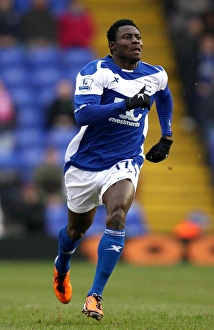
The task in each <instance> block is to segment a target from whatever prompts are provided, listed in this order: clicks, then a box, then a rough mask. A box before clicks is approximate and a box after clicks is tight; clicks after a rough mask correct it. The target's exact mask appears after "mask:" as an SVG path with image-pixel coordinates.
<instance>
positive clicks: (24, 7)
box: [14, 0, 32, 13]
mask: <svg viewBox="0 0 214 330" xmlns="http://www.w3.org/2000/svg"><path fill="white" fill-rule="evenodd" d="M31 5H32V0H14V10H15V11H19V12H21V13H25V12H27V11H28V10H29V9H30V8H31Z"/></svg>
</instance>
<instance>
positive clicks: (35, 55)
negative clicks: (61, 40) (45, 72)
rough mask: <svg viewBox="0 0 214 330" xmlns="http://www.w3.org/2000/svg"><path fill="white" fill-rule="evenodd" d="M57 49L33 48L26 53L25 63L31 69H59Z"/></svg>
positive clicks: (58, 52)
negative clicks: (26, 62)
mask: <svg viewBox="0 0 214 330" xmlns="http://www.w3.org/2000/svg"><path fill="white" fill-rule="evenodd" d="M60 53H61V52H60V50H59V48H58V47H54V46H47V47H34V48H31V49H29V50H28V51H27V61H28V65H29V66H30V67H31V68H41V67H42V68H44V67H45V68H48V67H60V65H61V56H60Z"/></svg>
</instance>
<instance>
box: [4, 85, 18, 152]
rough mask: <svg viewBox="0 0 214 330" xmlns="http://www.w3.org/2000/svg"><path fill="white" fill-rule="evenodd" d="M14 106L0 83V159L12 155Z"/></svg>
mask: <svg viewBox="0 0 214 330" xmlns="http://www.w3.org/2000/svg"><path fill="white" fill-rule="evenodd" d="M14 127H15V106H14V104H13V100H12V98H11V95H10V93H9V92H8V90H7V89H6V87H5V85H4V83H3V82H2V81H0V157H4V156H5V155H6V157H7V156H8V155H9V153H12V152H13V150H14V147H15V140H14V134H13V130H12V129H13V128H14Z"/></svg>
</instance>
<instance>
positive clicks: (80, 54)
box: [62, 47, 95, 69]
mask: <svg viewBox="0 0 214 330" xmlns="http://www.w3.org/2000/svg"><path fill="white" fill-rule="evenodd" d="M94 59H95V54H94V51H93V49H92V48H85V47H74V48H70V49H68V50H65V51H63V52H62V63H63V66H64V67H65V68H68V69H75V68H76V67H78V68H81V67H83V66H85V65H86V64H87V63H88V62H90V61H93V60H94Z"/></svg>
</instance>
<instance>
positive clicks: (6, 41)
mask: <svg viewBox="0 0 214 330" xmlns="http://www.w3.org/2000/svg"><path fill="white" fill-rule="evenodd" d="M20 19H21V15H20V14H19V13H17V12H15V11H14V10H13V0H1V1H0V46H2V47H7V46H11V45H14V44H15V43H16V42H17V41H18V38H19V29H20Z"/></svg>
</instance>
